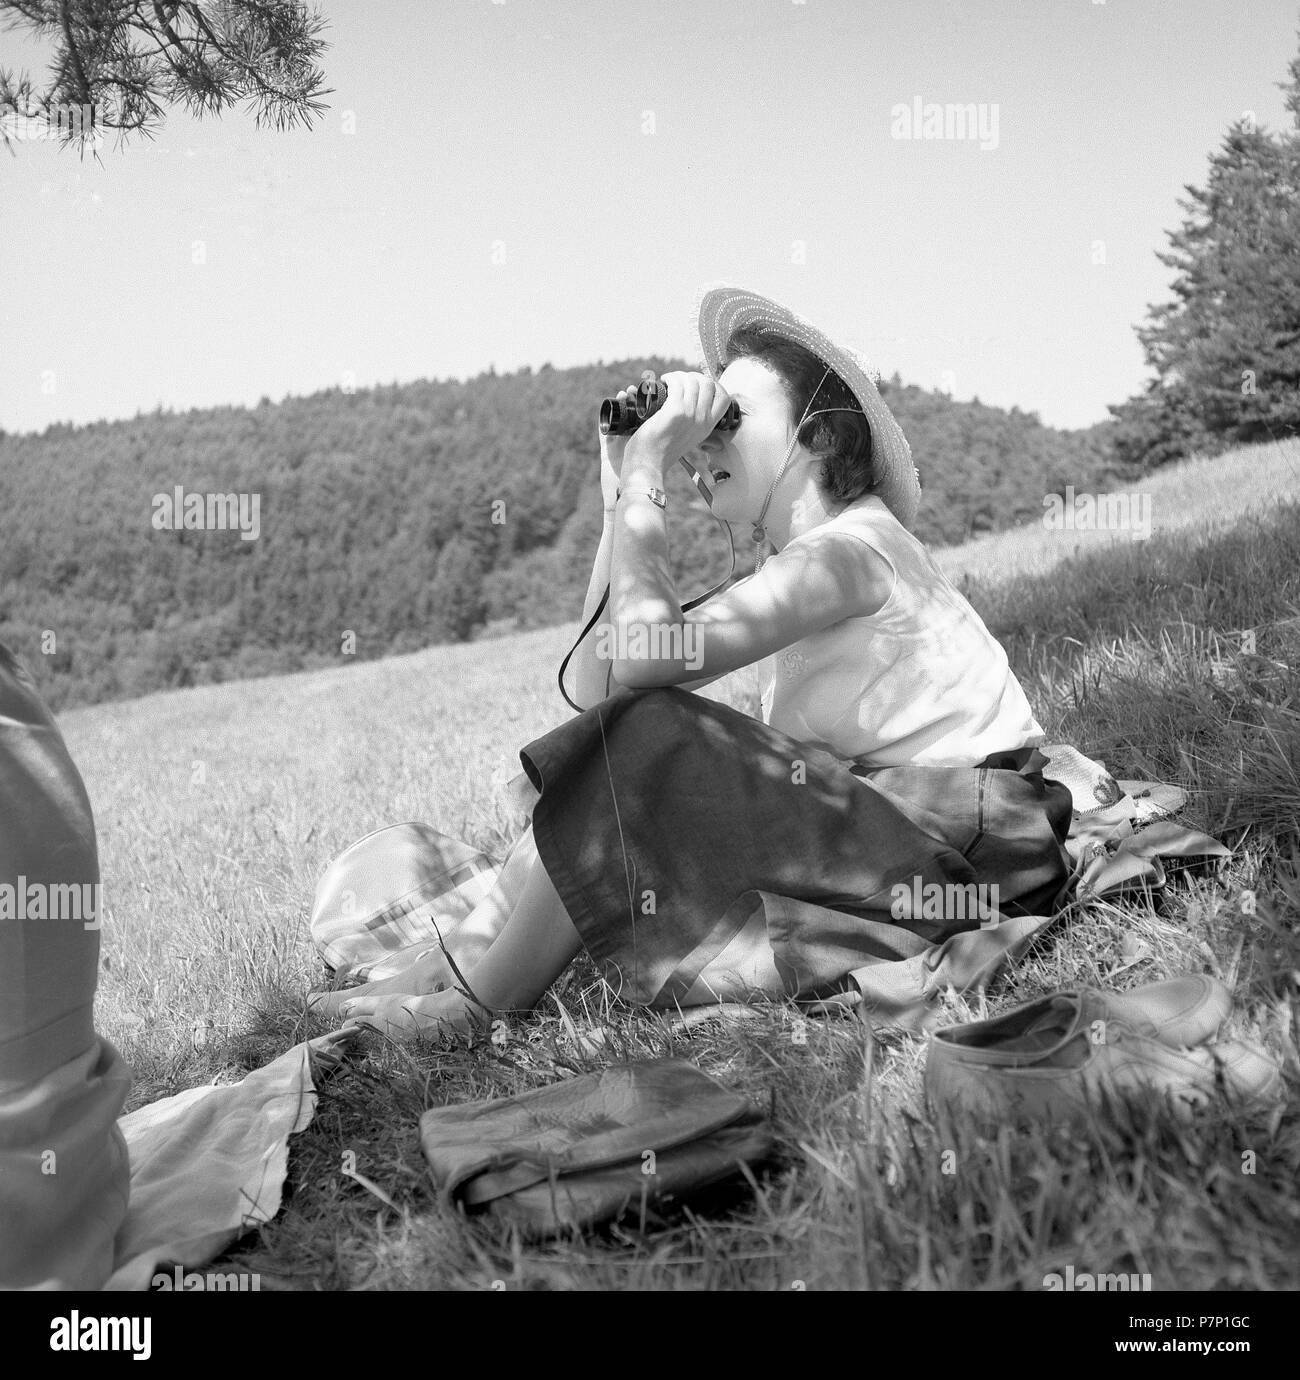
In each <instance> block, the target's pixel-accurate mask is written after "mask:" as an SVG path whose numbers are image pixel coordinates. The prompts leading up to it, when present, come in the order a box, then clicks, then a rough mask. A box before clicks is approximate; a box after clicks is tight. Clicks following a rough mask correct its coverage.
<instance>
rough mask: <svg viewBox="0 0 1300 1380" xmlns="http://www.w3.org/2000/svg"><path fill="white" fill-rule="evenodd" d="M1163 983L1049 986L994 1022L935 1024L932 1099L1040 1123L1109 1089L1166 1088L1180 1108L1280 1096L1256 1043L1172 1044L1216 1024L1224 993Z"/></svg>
mask: <svg viewBox="0 0 1300 1380" xmlns="http://www.w3.org/2000/svg"><path fill="white" fill-rule="evenodd" d="M1177 981H1182V980H1181V979H1179V980H1177ZM1209 981H1211V982H1213V979H1209ZM1219 986H1222V984H1219ZM1154 988H1163V989H1166V990H1164V991H1160V992H1157V993H1156V997H1155V999H1154V1001H1152V1000H1151V999H1150V997H1149V995H1148V996H1144V995H1143V993H1144V991H1145V992H1146V993H1148V994H1149V993H1150V992H1151V991H1152V990H1153V989H1154ZM1169 988H1170V984H1168V983H1156V984H1154V985H1153V988H1147V989H1138V990H1137V991H1135V992H1130V993H1127V994H1125V996H1124V997H1116V996H1112V995H1110V994H1108V993H1104V992H1098V991H1094V990H1091V989H1089V988H1080V989H1076V990H1072V991H1064V992H1055V993H1052V994H1051V995H1049V996H1046V997H1041V998H1039V999H1038V1000H1037V1001H1032V1002H1029V1003H1027V1004H1025V1005H1023V1006H1018V1007H1015V1008H1014V1009H1013V1010H1011V1011H1008V1012H1007V1013H1006V1014H1005V1015H1002V1016H997V1017H995V1018H994V1019H992V1020H988V1021H974V1022H971V1023H970V1024H967V1025H957V1026H949V1027H947V1028H946V1029H944V1030H938V1031H935V1033H934V1034H933V1035H932V1036H931V1039H930V1049H929V1055H928V1058H927V1060H926V1069H925V1087H926V1094H927V1096H928V1097H929V1099H930V1102H931V1105H932V1106H933V1107H934V1108H935V1110H936V1111H944V1110H946V1111H955V1112H966V1113H972V1114H979V1115H988V1116H994V1117H1000V1116H1004V1115H1011V1114H1017V1113H1020V1114H1024V1115H1026V1116H1030V1117H1034V1118H1036V1119H1048V1118H1051V1117H1054V1116H1062V1115H1071V1116H1073V1115H1078V1114H1080V1113H1084V1114H1086V1113H1087V1112H1088V1111H1089V1110H1090V1109H1095V1108H1097V1107H1098V1106H1100V1105H1101V1104H1102V1103H1103V1101H1104V1100H1105V1098H1106V1097H1107V1096H1111V1097H1121V1098H1123V1097H1133V1096H1137V1097H1142V1098H1150V1097H1151V1096H1152V1095H1155V1096H1157V1097H1165V1096H1166V1095H1167V1096H1168V1098H1169V1101H1170V1103H1171V1104H1172V1106H1173V1108H1174V1110H1175V1111H1176V1112H1178V1113H1179V1114H1180V1115H1187V1114H1188V1113H1190V1112H1191V1111H1192V1110H1193V1109H1194V1108H1196V1107H1200V1106H1203V1105H1204V1104H1205V1103H1206V1102H1208V1101H1209V1100H1210V1099H1211V1098H1212V1097H1214V1096H1215V1094H1216V1093H1222V1094H1223V1095H1224V1096H1226V1097H1227V1098H1228V1100H1229V1101H1230V1102H1233V1103H1236V1104H1237V1105H1239V1106H1247V1105H1251V1104H1259V1103H1265V1102H1272V1101H1276V1100H1277V1099H1278V1098H1279V1097H1280V1096H1281V1094H1282V1091H1283V1085H1282V1077H1281V1073H1280V1071H1279V1069H1278V1067H1277V1065H1276V1064H1275V1063H1274V1062H1273V1060H1272V1059H1270V1058H1269V1056H1268V1055H1267V1054H1266V1053H1265V1052H1264V1051H1263V1050H1261V1049H1258V1048H1257V1047H1256V1046H1254V1045H1251V1044H1249V1043H1248V1042H1246V1041H1244V1040H1224V1041H1219V1042H1217V1043H1213V1044H1208V1043H1200V1044H1197V1045H1194V1046H1193V1047H1191V1048H1179V1047H1176V1046H1174V1045H1173V1044H1171V1043H1168V1039H1169V1036H1170V1033H1171V1032H1172V1033H1173V1034H1174V1035H1176V1036H1180V1037H1190V1036H1197V1035H1201V1038H1202V1039H1204V1035H1203V1034H1202V1032H1205V1031H1206V1030H1207V1028H1208V1027H1210V1023H1211V1022H1213V1027H1212V1029H1210V1031H1209V1033H1213V1030H1217V1028H1218V1025H1219V1024H1220V1023H1221V1020H1222V1017H1218V1018H1217V1019H1216V1017H1215V1013H1216V1012H1217V1010H1218V1007H1219V1005H1220V1004H1221V998H1220V997H1219V995H1218V994H1217V993H1215V992H1214V991H1213V990H1212V989H1208V988H1207V989H1203V992H1202V996H1203V1000H1200V1001H1197V1000H1192V999H1191V988H1190V987H1188V988H1187V989H1186V990H1185V991H1184V992H1183V993H1182V994H1180V993H1178V992H1171V991H1170V990H1169ZM1225 990H1226V989H1225ZM1184 998H1186V999H1184ZM1157 1034H1159V1035H1161V1036H1162V1037H1163V1038H1157Z"/></svg>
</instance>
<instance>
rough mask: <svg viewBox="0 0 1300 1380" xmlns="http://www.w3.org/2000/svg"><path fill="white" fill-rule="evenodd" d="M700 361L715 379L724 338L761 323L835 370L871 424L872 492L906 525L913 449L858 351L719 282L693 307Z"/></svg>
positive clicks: (913, 490) (913, 508) (916, 496)
mask: <svg viewBox="0 0 1300 1380" xmlns="http://www.w3.org/2000/svg"><path fill="white" fill-rule="evenodd" d="M696 320H697V325H698V329H699V333H700V348H701V350H702V351H703V353H704V366H705V368H706V369H707V370H708V371H709V373H710V374H711V375H712V376H713V377H714V378H716V377H717V376H718V374H719V373H720V372H721V369H722V362H723V359H724V358H725V354H726V349H727V343H728V341H730V339H731V337H732V335H733V334H734V333H735V332H736V331H738V330H740V329H741V327H743V326H753V325H759V326H763V327H765V328H766V329H768V330H772V331H776V332H777V333H778V334H780V335H783V336H785V337H787V339H790V340H794V341H796V342H797V343H798V344H800V345H802V346H804V348H805V349H808V350H811V351H812V352H813V354H815V355H816V356H817V358H818V359H820V360H821V361H822V363H823V364H825V365H827V366H828V367H829V368H831V369H833V370H834V371H835V372H836V373H837V374H838V375H839V376H840V378H842V379H843V380H844V382H845V384H846V385H847V386H848V388H849V391H850V392H851V393H852V394H853V396H854V397H855V398H856V399H857V400H858V402H859V404H860V405H861V407H862V411H863V413H864V414H865V415H866V418H867V425H868V426H869V427H870V428H871V449H872V462H873V465H874V467H875V474H876V483H875V487H874V492H875V493H876V494H877V495H879V497H880V498H881V499H882V500H883V501H884V503H885V505H886V506H887V507H888V508H889V510H890V512H892V513H893V514H894V516H895V517H896V518H897V519H898V520H899V522H900V523H902V525H903V526H904V527H906V528H908V529H909V530H910V529H911V527H912V525H913V523H914V522H915V521H916V514H917V511H918V509H919V508H920V506H921V479H920V476H919V475H918V474H917V472H916V466H915V465H914V464H913V463H912V448H911V447H910V446H909V445H908V444H907V437H906V436H904V435H903V429H902V427H900V426H899V425H898V422H897V421H896V420H895V419H894V414H893V413H892V412H890V410H889V408H888V407H886V406H885V402H884V399H883V398H882V397H881V396H880V393H879V391H878V390H877V388H876V384H875V381H874V379H873V378H872V376H871V373H870V371H869V366H868V365H867V363H866V361H865V360H864V359H863V358H862V356H861V355H859V354H857V352H856V351H852V350H847V349H845V348H843V347H842V346H839V345H836V344H835V342H834V341H833V340H831V339H830V337H829V336H827V335H825V334H824V333H823V332H822V331H820V330H818V329H817V327H816V326H814V325H812V324H811V323H810V322H808V321H805V320H803V318H802V317H799V316H796V315H795V314H794V312H792V311H789V310H787V309H786V308H785V307H783V306H781V305H779V304H778V303H776V302H773V301H771V300H770V299H769V298H767V297H762V296H760V295H759V294H758V293H756V292H749V291H747V290H746V289H744V288H738V287H731V286H729V285H718V286H712V287H707V288H704V289H703V290H702V291H701V293H700V296H699V299H698V302H697V306H696Z"/></svg>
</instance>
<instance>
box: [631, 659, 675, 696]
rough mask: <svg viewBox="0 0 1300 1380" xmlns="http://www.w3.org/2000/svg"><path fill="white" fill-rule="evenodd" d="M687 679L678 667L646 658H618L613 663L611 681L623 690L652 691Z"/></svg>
mask: <svg viewBox="0 0 1300 1380" xmlns="http://www.w3.org/2000/svg"><path fill="white" fill-rule="evenodd" d="M686 678H687V677H686V675H685V674H684V673H683V672H682V671H681V668H680V667H677V666H674V665H672V664H670V663H667V662H661V661H653V660H651V659H649V658H646V657H638V658H635V659H630V660H628V659H624V658H621V657H620V658H619V659H618V660H617V661H615V662H614V668H613V680H614V683H615V684H616V685H619V686H622V687H623V688H624V689H625V690H653V689H655V688H657V687H660V686H665V685H676V684H677V683H678V681H681V680H685V679H686Z"/></svg>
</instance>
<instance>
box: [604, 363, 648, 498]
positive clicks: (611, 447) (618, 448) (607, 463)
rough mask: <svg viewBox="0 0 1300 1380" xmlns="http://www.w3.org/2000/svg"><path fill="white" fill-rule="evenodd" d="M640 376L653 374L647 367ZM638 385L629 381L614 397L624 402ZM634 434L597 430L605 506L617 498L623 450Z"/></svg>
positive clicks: (634, 391) (631, 395)
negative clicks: (604, 432) (609, 433)
mask: <svg viewBox="0 0 1300 1380" xmlns="http://www.w3.org/2000/svg"><path fill="white" fill-rule="evenodd" d="M642 378H648V379H651V380H653V379H654V374H653V373H652V372H651V371H650V370H648V369H647V370H646V372H645V373H644V374H643V375H642ZM638 386H639V385H637V384H635V383H629V384H628V386H627V387H626V388H620V389H619V390H618V392H617V393H615V394H614V397H615V398H616V399H617V400H618V401H619V402H625V401H626V400H627V399H628V398H631V397H634V396H635V395H636V390H637V388H638ZM635 434H636V433H635V432H625V433H623V434H622V435H613V436H605V435H601V434H600V433H599V431H598V432H597V439H598V440H599V442H600V492H601V496H602V497H603V498H604V500H605V507H606V508H612V507H613V506H614V502H615V500H616V499H617V498H618V485H619V478H618V476H619V472H620V471H621V470H622V468H623V452H624V451H625V450H626V449H627V443H628V442H629V441H630V440H631V439H632V437H633V436H634V435H635Z"/></svg>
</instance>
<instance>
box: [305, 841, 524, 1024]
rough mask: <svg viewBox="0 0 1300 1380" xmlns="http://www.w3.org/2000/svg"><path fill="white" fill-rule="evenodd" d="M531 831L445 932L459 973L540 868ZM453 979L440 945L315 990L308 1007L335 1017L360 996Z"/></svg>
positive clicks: (430, 988)
mask: <svg viewBox="0 0 1300 1380" xmlns="http://www.w3.org/2000/svg"><path fill="white" fill-rule="evenodd" d="M540 866H541V864H540V862H539V861H538V858H537V845H536V844H535V843H534V842H533V829H532V825H529V826H528V828H527V829H525V830H524V832H523V834H522V835H521V837H520V838H519V839H517V840H516V842H515V844H514V847H513V848H511V850H510V852H509V853H508V854H507V855H506V859H505V862H504V863H503V864H502V867H501V871H500V872H499V873H498V874H497V879H496V883H495V884H494V886H493V887H492V890H491V891H489V892H488V894H487V895H486V896H485V897H484V898H483V899H482V900H481V901H480V902H479V903H478V905H476V906H475V907H474V909H473V910H471V911H470V913H469V914H468V915H467V916H466V917H465V918H464V920H462V921H461V922H460V923H459V924H458V925H456V926H455V927H454V928H451V929H450V930H449V931H448V932H447V934H445V935H444V936H443V942H444V943H445V944H446V947H447V953H449V954H450V955H451V957H452V959H453V960H454V961H455V964H456V966H457V967H458V968H459V969H460V970H461V972H462V973H464V972H466V971H467V970H468V969H469V968H471V967H473V966H474V965H475V964H476V963H478V962H479V961H480V960H481V959H482V957H483V956H484V954H486V953H487V951H488V948H489V947H490V946H491V944H492V942H493V941H494V940H495V939H496V937H497V936H498V935H499V934H500V933H501V932H502V930H503V929H504V928H505V926H506V922H507V921H508V920H509V919H510V916H511V915H512V914H513V913H514V910H515V908H516V907H517V906H518V904H519V900H520V897H521V896H522V895H523V893H524V887H525V886H526V884H527V882H528V878H529V875H530V873H531V872H532V871H533V869H534V867H540ZM456 982H457V978H456V975H455V973H454V972H453V971H452V968H451V965H450V964H449V963H448V962H447V955H446V954H444V953H443V951H442V949H441V948H440V947H438V948H432V949H430V950H429V951H428V952H427V953H424V954H422V955H421V956H420V957H419V958H418V959H417V960H416V961H415V962H414V963H413V964H412V965H411V967H410V968H408V969H407V970H406V971H405V972H403V973H399V974H397V976H396V977H390V978H381V979H380V980H379V981H377V982H367V983H364V984H363V985H362V986H360V987H351V988H347V989H346V990H344V991H341V992H322V993H319V994H313V996H312V998H311V1002H312V1007H313V1009H314V1010H316V1011H318V1012H320V1013H321V1014H322V1015H338V1014H339V1011H340V1009H341V1008H342V1006H343V1005H344V1003H345V1002H348V1001H352V1000H355V999H356V998H358V997H368V996H382V995H385V994H393V993H403V994H406V995H411V994H415V995H422V994H424V993H426V992H439V991H442V990H444V989H445V988H449V987H453V986H455V985H456Z"/></svg>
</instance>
